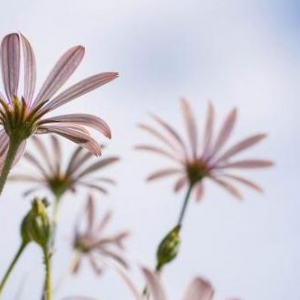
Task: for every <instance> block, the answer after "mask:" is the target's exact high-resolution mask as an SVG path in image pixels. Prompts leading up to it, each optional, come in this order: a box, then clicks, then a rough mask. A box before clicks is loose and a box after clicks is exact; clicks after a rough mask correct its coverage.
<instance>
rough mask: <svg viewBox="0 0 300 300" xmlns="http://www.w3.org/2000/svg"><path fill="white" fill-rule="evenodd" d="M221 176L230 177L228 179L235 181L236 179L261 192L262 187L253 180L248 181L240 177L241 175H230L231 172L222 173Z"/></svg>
mask: <svg viewBox="0 0 300 300" xmlns="http://www.w3.org/2000/svg"><path fill="white" fill-rule="evenodd" d="M222 177H227V178H230V179H233V180H235V181H238V182H240V183H242V184H244V185H246V186H248V187H250V188H252V189H254V190H256V191H258V192H260V193H262V192H263V189H262V187H260V186H259V185H258V184H256V183H255V182H253V181H250V180H248V179H246V178H244V177H241V176H236V175H231V174H222Z"/></svg>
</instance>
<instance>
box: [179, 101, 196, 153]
mask: <svg viewBox="0 0 300 300" xmlns="http://www.w3.org/2000/svg"><path fill="white" fill-rule="evenodd" d="M180 104H181V109H182V113H183V118H184V120H185V123H186V126H187V132H188V136H189V139H190V143H191V148H192V157H193V159H195V158H196V156H197V150H198V149H197V147H198V130H197V124H196V120H195V116H194V114H193V111H192V108H191V107H190V105H189V103H188V102H187V101H186V100H185V99H182V100H181V102H180Z"/></svg>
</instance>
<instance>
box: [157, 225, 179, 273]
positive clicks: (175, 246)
mask: <svg viewBox="0 0 300 300" xmlns="http://www.w3.org/2000/svg"><path fill="white" fill-rule="evenodd" d="M179 232H180V226H176V227H174V228H173V229H172V230H171V231H170V232H169V233H168V234H167V235H166V236H165V237H164V239H163V240H162V241H161V243H160V244H159V246H158V249H157V253H156V258H157V267H156V269H157V270H158V271H159V270H160V269H161V268H162V267H163V266H164V265H165V264H167V263H169V262H170V261H172V260H173V259H174V258H175V257H176V256H177V254H178V250H179V245H180V237H179Z"/></svg>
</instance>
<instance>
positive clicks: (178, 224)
mask: <svg viewBox="0 0 300 300" xmlns="http://www.w3.org/2000/svg"><path fill="white" fill-rule="evenodd" d="M193 187H194V185H193V184H190V186H189V188H188V190H187V193H186V195H185V198H184V202H183V205H182V208H181V211H180V215H179V218H178V222H177V226H180V227H181V226H182V222H183V218H184V216H185V212H186V208H187V205H188V202H189V199H190V195H191V192H192V190H193Z"/></svg>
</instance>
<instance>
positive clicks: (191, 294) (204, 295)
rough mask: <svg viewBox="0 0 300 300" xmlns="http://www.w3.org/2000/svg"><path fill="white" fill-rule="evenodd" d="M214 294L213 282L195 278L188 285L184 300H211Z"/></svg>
mask: <svg viewBox="0 0 300 300" xmlns="http://www.w3.org/2000/svg"><path fill="white" fill-rule="evenodd" d="M213 295H214V290H213V288H212V286H211V284H210V283H209V282H208V281H207V280H205V279H203V278H201V277H197V278H195V279H194V280H193V281H192V282H191V283H190V285H189V286H188V288H187V290H186V292H185V294H184V297H183V300H211V299H212V298H213Z"/></svg>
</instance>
